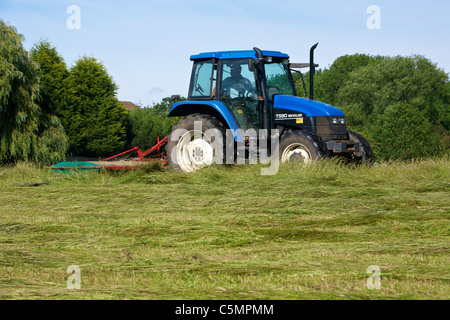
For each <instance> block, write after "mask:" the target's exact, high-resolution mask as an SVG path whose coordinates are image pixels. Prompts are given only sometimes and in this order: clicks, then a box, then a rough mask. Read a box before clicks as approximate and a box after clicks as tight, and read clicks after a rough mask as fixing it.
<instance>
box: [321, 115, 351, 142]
mask: <svg viewBox="0 0 450 320" xmlns="http://www.w3.org/2000/svg"><path fill="white" fill-rule="evenodd" d="M341 119H344V123H340V121H341ZM334 122H337V123H334ZM316 132H317V134H318V135H319V136H320V137H321V138H322V140H323V141H330V140H348V135H347V125H346V124H345V118H344V117H317V118H316Z"/></svg>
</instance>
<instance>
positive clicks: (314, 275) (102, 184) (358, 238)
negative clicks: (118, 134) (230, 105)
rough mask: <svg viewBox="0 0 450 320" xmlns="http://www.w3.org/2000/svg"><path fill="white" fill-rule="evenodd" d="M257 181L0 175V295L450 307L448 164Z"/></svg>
mask: <svg viewBox="0 0 450 320" xmlns="http://www.w3.org/2000/svg"><path fill="white" fill-rule="evenodd" d="M259 170H260V167H258V166H240V167H239V166H237V167H234V168H222V167H219V168H217V167H212V168H207V169H204V170H201V171H200V172H196V173H193V174H184V173H179V172H168V171H160V170H158V168H156V167H155V168H148V169H147V170H145V171H144V170H140V171H135V172H128V173H108V172H89V173H72V174H70V173H69V174H61V173H59V174H58V173H54V172H48V171H47V170H45V169H38V168H35V167H33V166H32V165H29V164H18V165H17V166H15V167H3V168H0V298H1V299H449V298H450V268H449V262H450V260H449V253H450V219H449V218H450V160H449V159H448V158H445V159H436V160H424V161H417V162H409V163H396V162H393V163H386V164H383V165H378V166H373V167H367V166H360V167H351V166H345V165H342V164H338V163H333V162H320V163H316V164H314V165H311V166H308V167H298V166H293V165H288V166H283V167H281V169H280V172H279V173H278V174H277V175H274V176H261V175H259V172H260V171H259ZM71 265H78V266H79V267H80V272H81V289H80V290H76V289H75V290H69V289H67V284H66V282H67V279H68V277H69V276H70V274H68V273H67V268H68V267H69V266H71ZM372 265H376V266H379V268H380V271H381V289H380V290H377V289H374V290H369V289H368V287H367V278H368V277H369V276H370V274H368V273H367V268H368V267H369V266H372Z"/></svg>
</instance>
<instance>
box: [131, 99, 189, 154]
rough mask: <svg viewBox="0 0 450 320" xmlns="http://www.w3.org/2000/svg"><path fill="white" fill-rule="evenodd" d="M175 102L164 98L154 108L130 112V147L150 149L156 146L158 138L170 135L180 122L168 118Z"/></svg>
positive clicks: (176, 119)
mask: <svg viewBox="0 0 450 320" xmlns="http://www.w3.org/2000/svg"><path fill="white" fill-rule="evenodd" d="M182 100H185V99H184V98H183V99H182ZM174 102H175V101H174V100H172V99H171V98H164V99H163V100H162V101H161V102H160V103H158V104H155V105H153V106H152V107H148V108H136V109H134V110H131V111H130V112H129V116H128V119H129V133H128V136H129V143H130V147H135V146H139V147H140V148H141V149H149V148H151V147H152V146H154V145H155V144H156V141H157V137H158V136H159V137H160V138H164V137H165V136H167V135H168V134H169V133H170V130H171V129H172V126H173V125H175V124H176V123H177V122H178V120H179V118H176V117H172V118H169V117H168V116H167V115H168V113H169V110H170V108H171V107H172V104H173V103H174Z"/></svg>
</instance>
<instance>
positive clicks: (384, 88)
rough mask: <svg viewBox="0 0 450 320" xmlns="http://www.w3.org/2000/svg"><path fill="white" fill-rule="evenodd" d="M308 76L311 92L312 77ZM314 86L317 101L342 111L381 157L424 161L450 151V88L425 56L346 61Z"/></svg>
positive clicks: (299, 87) (326, 72) (340, 61)
mask: <svg viewBox="0 0 450 320" xmlns="http://www.w3.org/2000/svg"><path fill="white" fill-rule="evenodd" d="M304 77H305V82H306V87H307V90H308V91H309V83H308V81H307V79H309V73H307V74H305V76H304ZM295 79H296V86H297V92H298V93H299V94H300V95H302V93H303V87H302V85H301V81H300V78H299V76H297V75H296V78H295ZM314 86H315V88H314V92H315V99H316V100H319V101H323V102H326V103H329V104H332V105H335V106H336V107H338V108H340V109H342V110H343V111H344V112H345V114H346V117H347V124H348V126H349V128H350V129H353V130H355V131H358V132H360V133H362V134H363V135H364V136H366V138H367V139H368V140H369V142H370V143H371V144H372V145H373V147H374V151H375V154H376V155H377V156H378V157H381V158H384V159H390V158H392V159H410V158H420V157H426V156H430V155H439V154H441V153H443V152H446V151H448V149H449V140H450V139H449V124H450V83H449V81H448V76H447V74H445V72H444V71H442V70H440V69H438V68H437V66H436V65H435V64H433V63H432V62H431V61H430V60H428V59H426V58H425V57H423V56H411V57H380V56H377V57H371V56H367V55H362V54H355V55H347V56H342V57H340V58H338V59H336V61H335V62H334V63H333V64H332V65H331V66H330V68H329V69H323V70H318V72H317V74H316V76H315V79H314Z"/></svg>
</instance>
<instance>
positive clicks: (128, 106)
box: [119, 101, 138, 110]
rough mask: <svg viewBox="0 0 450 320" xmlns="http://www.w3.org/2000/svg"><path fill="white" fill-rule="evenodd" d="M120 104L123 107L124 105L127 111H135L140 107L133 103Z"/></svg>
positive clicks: (121, 102) (123, 102)
mask: <svg viewBox="0 0 450 320" xmlns="http://www.w3.org/2000/svg"><path fill="white" fill-rule="evenodd" d="M119 103H120V104H121V105H123V107H124V108H125V109H127V110H134V109H136V108H137V107H138V106H137V105H135V104H134V103H133V102H131V101H119Z"/></svg>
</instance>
